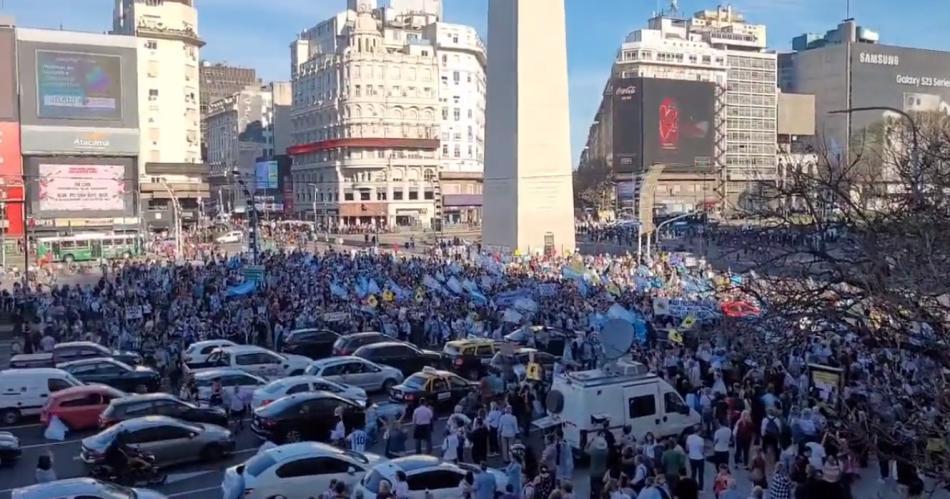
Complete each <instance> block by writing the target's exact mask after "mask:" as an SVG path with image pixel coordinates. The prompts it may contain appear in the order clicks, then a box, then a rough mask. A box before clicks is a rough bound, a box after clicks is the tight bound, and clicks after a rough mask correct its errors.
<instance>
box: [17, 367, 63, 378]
mask: <svg viewBox="0 0 950 499" xmlns="http://www.w3.org/2000/svg"><path fill="white" fill-rule="evenodd" d="M31 374H32V375H38V376H50V375H56V376H71V374H69V373H67V372H66V371H64V370H62V369H57V368H55V367H24V368H18V369H4V370H2V371H0V376H17V375H20V376H23V375H31Z"/></svg>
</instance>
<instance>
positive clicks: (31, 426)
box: [0, 423, 46, 431]
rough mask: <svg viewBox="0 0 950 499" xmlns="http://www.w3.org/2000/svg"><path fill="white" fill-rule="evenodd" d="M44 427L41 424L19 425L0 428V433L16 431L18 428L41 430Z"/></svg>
mask: <svg viewBox="0 0 950 499" xmlns="http://www.w3.org/2000/svg"><path fill="white" fill-rule="evenodd" d="M44 426H46V425H44V424H43V423H30V424H21V425H17V426H0V431H7V430H17V429H20V428H42V427H44Z"/></svg>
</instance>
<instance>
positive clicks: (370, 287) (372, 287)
mask: <svg viewBox="0 0 950 499" xmlns="http://www.w3.org/2000/svg"><path fill="white" fill-rule="evenodd" d="M366 291H367V293H369V294H371V295H378V294H379V293H380V292H382V290H381V289H379V284H376V279H370V280H369V282H368V283H367V285H366Z"/></svg>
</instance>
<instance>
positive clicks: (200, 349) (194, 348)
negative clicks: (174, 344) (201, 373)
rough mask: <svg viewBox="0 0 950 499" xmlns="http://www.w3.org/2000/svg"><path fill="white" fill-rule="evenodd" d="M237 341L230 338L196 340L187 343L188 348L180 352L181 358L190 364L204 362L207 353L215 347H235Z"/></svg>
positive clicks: (206, 358)
mask: <svg viewBox="0 0 950 499" xmlns="http://www.w3.org/2000/svg"><path fill="white" fill-rule="evenodd" d="M236 346H237V343H235V342H233V341H231V340H205V341H197V342H195V343H192V344H191V345H188V348H186V349H185V351H184V352H182V353H181V360H182V361H183V362H184V363H185V364H191V363H195V362H204V361H206V360H208V355H210V354H211V352H213V351H214V350H215V349H216V348H224V347H236Z"/></svg>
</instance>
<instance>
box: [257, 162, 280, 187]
mask: <svg viewBox="0 0 950 499" xmlns="http://www.w3.org/2000/svg"><path fill="white" fill-rule="evenodd" d="M279 182H280V175H279V172H278V169H277V161H258V162H257V163H256V164H255V166H254V186H255V189H256V190H258V191H263V190H270V189H277V188H278V187H279Z"/></svg>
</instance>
